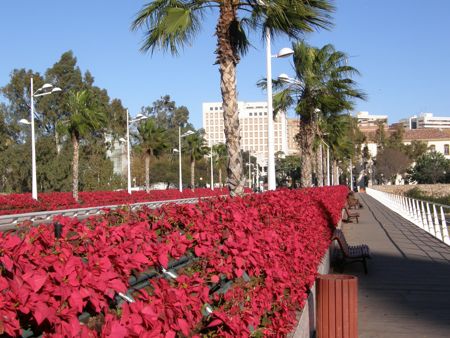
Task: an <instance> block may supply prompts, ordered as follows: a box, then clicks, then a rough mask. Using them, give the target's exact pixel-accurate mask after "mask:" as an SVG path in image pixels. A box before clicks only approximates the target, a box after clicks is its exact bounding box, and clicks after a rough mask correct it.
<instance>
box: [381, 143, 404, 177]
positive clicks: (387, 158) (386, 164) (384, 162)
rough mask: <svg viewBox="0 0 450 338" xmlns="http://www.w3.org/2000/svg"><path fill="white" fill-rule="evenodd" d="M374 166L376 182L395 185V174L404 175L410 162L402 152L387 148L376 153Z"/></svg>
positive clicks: (390, 147)
mask: <svg viewBox="0 0 450 338" xmlns="http://www.w3.org/2000/svg"><path fill="white" fill-rule="evenodd" d="M376 165H377V172H376V178H377V180H378V181H381V182H384V181H388V182H391V183H395V179H396V177H397V174H399V175H403V174H405V173H406V171H407V169H408V168H409V166H410V165H411V160H410V158H409V157H408V156H407V155H406V154H405V153H404V152H403V151H402V150H400V149H398V148H397V147H395V146H389V147H385V148H384V149H382V150H380V151H379V152H378V153H377V158H376Z"/></svg>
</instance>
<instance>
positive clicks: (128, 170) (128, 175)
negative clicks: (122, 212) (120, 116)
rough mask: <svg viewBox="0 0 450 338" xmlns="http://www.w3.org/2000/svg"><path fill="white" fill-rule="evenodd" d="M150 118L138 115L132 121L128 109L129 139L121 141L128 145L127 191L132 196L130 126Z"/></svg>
mask: <svg viewBox="0 0 450 338" xmlns="http://www.w3.org/2000/svg"><path fill="white" fill-rule="evenodd" d="M148 118H149V117H148V116H145V115H142V114H141V113H139V114H137V115H136V117H135V118H134V119H132V120H130V117H129V114H128V109H127V139H126V140H124V139H123V138H120V139H119V141H122V142H123V141H125V142H126V143H127V191H128V193H129V194H131V152H130V148H131V147H130V124H131V123H133V122H137V121H142V120H146V119H148Z"/></svg>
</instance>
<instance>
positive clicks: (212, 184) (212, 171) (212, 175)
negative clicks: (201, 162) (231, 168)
mask: <svg viewBox="0 0 450 338" xmlns="http://www.w3.org/2000/svg"><path fill="white" fill-rule="evenodd" d="M206 157H209V158H210V159H211V190H214V167H213V157H214V156H213V148H212V147H211V154H210V155H209V156H206Z"/></svg>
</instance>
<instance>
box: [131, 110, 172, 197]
mask: <svg viewBox="0 0 450 338" xmlns="http://www.w3.org/2000/svg"><path fill="white" fill-rule="evenodd" d="M137 130H138V135H137V136H138V139H139V142H140V146H141V148H142V150H143V152H144V162H145V191H146V192H147V193H148V192H150V158H152V157H159V156H160V155H161V154H162V152H163V151H164V150H165V149H166V148H167V147H168V141H167V134H166V130H164V129H163V128H161V127H159V126H158V125H157V124H156V121H155V119H154V118H148V119H146V120H145V122H142V123H141V124H139V125H138V127H137Z"/></svg>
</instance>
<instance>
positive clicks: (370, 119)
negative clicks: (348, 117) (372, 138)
mask: <svg viewBox="0 0 450 338" xmlns="http://www.w3.org/2000/svg"><path fill="white" fill-rule="evenodd" d="M356 119H357V120H358V126H359V128H360V129H366V130H367V129H376V128H378V123H380V122H381V123H384V124H385V125H386V126H387V123H388V116H387V115H370V114H369V112H367V111H360V112H359V113H357V114H356Z"/></svg>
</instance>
